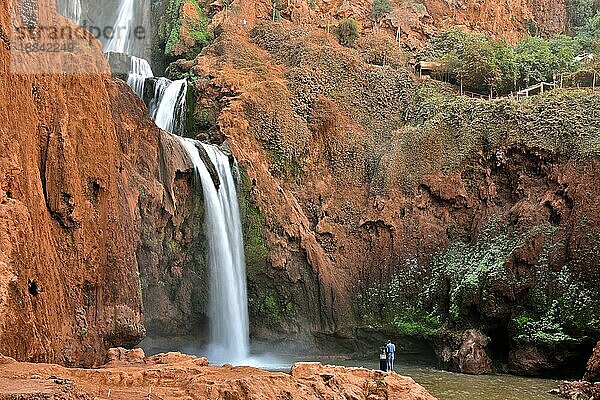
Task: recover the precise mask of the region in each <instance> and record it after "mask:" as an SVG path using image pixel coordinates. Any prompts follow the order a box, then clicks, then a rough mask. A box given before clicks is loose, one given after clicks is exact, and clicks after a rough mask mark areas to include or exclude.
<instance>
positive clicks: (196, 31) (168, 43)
mask: <svg viewBox="0 0 600 400" xmlns="http://www.w3.org/2000/svg"><path fill="white" fill-rule="evenodd" d="M186 1H189V2H190V3H191V4H193V5H194V7H195V8H196V11H197V13H198V16H199V17H198V19H190V18H182V16H181V9H182V7H183V4H184V3H185V2H186ZM166 17H167V18H166V21H167V22H166V24H165V27H164V31H163V32H162V36H163V37H164V38H165V55H167V56H168V57H175V56H184V57H186V58H188V59H191V58H194V57H195V56H196V55H197V54H198V53H199V52H200V51H201V50H202V49H203V48H204V47H205V46H207V45H208V44H209V43H210V42H211V41H212V39H213V34H212V32H210V31H209V30H208V25H209V23H210V21H209V19H208V18H207V17H206V15H205V14H204V12H203V10H202V7H200V4H199V3H198V0H170V1H169V4H168V6H167V10H166ZM182 26H185V27H186V28H187V31H188V32H189V36H190V38H192V39H194V41H195V45H194V47H193V48H191V49H188V48H185V49H180V48H179V47H180V41H181V27H182Z"/></svg>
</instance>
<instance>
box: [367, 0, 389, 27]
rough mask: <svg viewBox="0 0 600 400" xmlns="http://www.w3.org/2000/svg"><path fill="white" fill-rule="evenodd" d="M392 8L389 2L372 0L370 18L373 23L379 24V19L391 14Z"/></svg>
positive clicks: (386, 0) (387, 0)
mask: <svg viewBox="0 0 600 400" xmlns="http://www.w3.org/2000/svg"><path fill="white" fill-rule="evenodd" d="M392 10H393V7H392V4H391V3H390V0H373V7H372V8H371V16H373V19H374V20H375V22H377V23H379V22H381V19H382V18H383V17H385V16H386V15H388V14H389V13H390V12H392Z"/></svg>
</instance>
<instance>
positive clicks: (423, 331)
mask: <svg viewBox="0 0 600 400" xmlns="http://www.w3.org/2000/svg"><path fill="white" fill-rule="evenodd" d="M394 325H395V326H396V328H397V329H398V332H399V333H400V334H402V335H408V336H419V337H433V336H435V335H437V334H438V333H439V332H440V330H441V326H442V323H441V322H440V317H439V316H437V315H435V314H429V313H426V312H424V311H423V310H420V309H418V308H415V307H408V308H406V309H404V310H402V311H401V312H400V314H399V315H398V316H397V317H396V318H394Z"/></svg>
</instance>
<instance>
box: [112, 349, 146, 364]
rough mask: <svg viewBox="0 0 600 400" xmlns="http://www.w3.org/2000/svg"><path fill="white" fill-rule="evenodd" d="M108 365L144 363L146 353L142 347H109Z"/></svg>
mask: <svg viewBox="0 0 600 400" xmlns="http://www.w3.org/2000/svg"><path fill="white" fill-rule="evenodd" d="M106 358H107V362H106V365H107V366H115V365H127V364H142V363H144V362H145V361H144V359H145V358H146V355H145V354H144V350H142V349H132V350H129V349H124V348H123V347H113V348H110V349H108V352H107V354H106Z"/></svg>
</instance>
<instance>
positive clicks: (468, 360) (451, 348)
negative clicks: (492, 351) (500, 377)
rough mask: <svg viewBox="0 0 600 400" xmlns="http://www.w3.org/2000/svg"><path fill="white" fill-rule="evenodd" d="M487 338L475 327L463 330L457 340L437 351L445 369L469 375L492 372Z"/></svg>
mask: <svg viewBox="0 0 600 400" xmlns="http://www.w3.org/2000/svg"><path fill="white" fill-rule="evenodd" d="M488 344H489V338H488V337H487V336H486V335H485V334H483V333H482V332H481V331H479V330H477V329H469V330H467V331H465V332H464V333H463V335H462V338H461V339H460V340H459V341H454V342H452V339H450V343H446V344H445V345H443V346H442V347H441V348H440V350H439V351H438V352H437V353H438V358H439V360H440V362H441V364H442V366H443V367H444V368H445V369H448V370H451V371H456V372H460V373H463V374H470V375H484V374H491V373H492V372H494V368H493V366H492V359H491V358H490V356H489V355H488V353H487V346H488Z"/></svg>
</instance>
